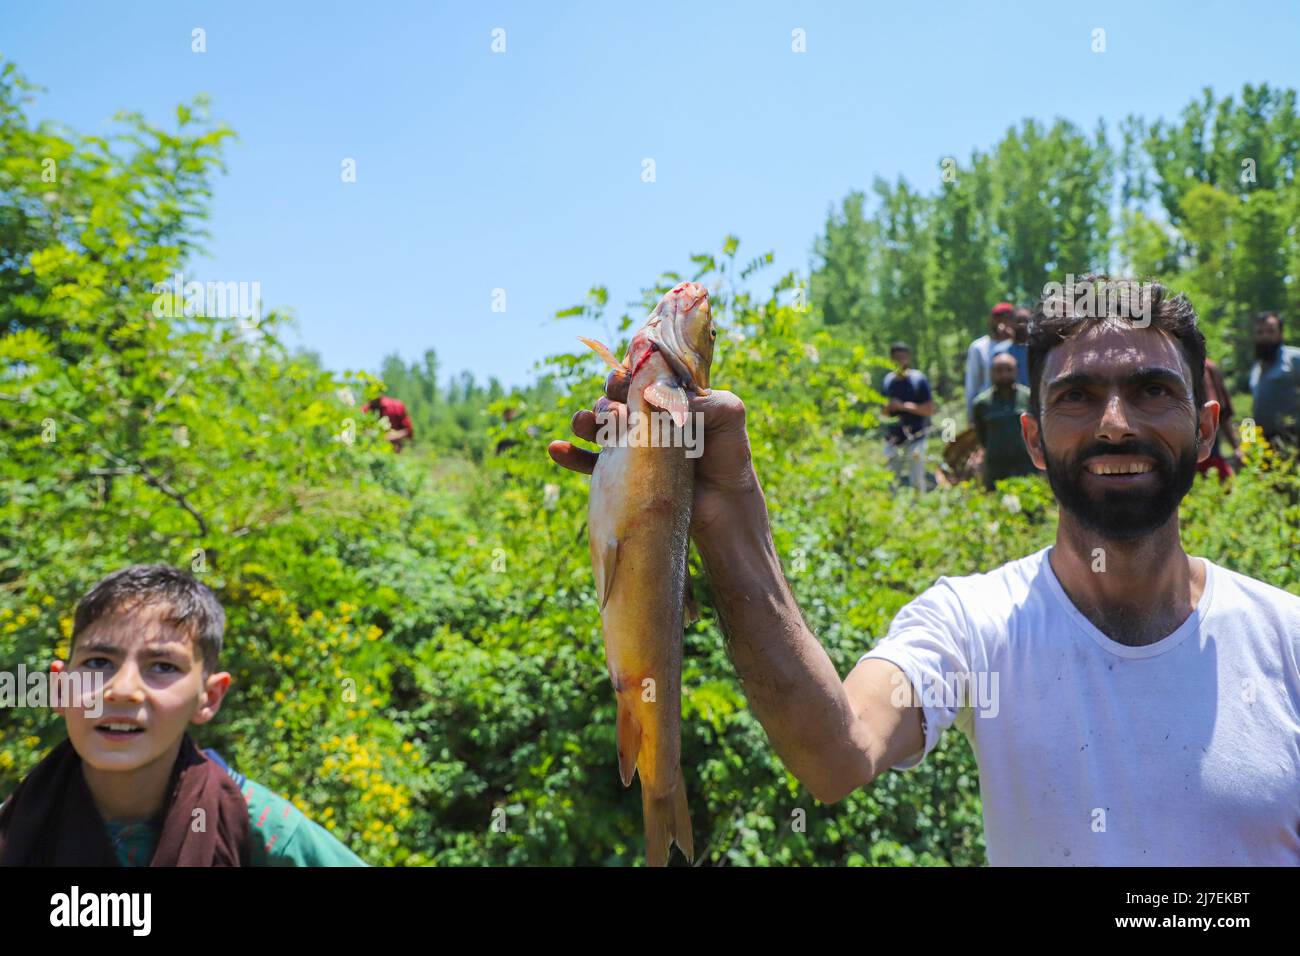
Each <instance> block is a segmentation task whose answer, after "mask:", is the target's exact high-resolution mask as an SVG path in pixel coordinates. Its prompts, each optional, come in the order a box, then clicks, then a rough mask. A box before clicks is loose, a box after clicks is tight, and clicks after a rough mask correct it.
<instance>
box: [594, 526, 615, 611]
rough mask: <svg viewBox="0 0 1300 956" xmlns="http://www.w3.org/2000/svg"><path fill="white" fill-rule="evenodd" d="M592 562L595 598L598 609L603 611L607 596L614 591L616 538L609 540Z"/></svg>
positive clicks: (607, 599) (607, 600)
mask: <svg viewBox="0 0 1300 956" xmlns="http://www.w3.org/2000/svg"><path fill="white" fill-rule="evenodd" d="M596 558H597V560H596V561H594V562H592V568H593V570H594V571H595V572H596V596H597V597H598V598H600V609H601V610H602V611H603V610H605V605H606V604H608V603H609V596H610V594H612V593H613V591H614V573H615V572H616V571H617V570H618V538H610V539H609V540H607V541H606V542H605V545H604V547H602V548H601V549H600V554H598V555H596Z"/></svg>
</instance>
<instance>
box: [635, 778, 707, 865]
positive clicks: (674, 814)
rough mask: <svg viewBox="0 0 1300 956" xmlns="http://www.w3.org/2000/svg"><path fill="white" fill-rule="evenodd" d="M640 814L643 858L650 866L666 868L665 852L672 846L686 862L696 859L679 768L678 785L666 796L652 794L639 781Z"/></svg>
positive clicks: (688, 810)
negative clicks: (641, 818) (643, 819)
mask: <svg viewBox="0 0 1300 956" xmlns="http://www.w3.org/2000/svg"><path fill="white" fill-rule="evenodd" d="M641 812H642V813H643V814H644V815H645V856H646V862H647V863H648V864H649V865H650V866H667V865H668V850H669V848H670V847H671V846H672V845H673V843H676V844H677V847H678V849H680V850H681V851H682V853H684V854H685V855H686V859H687V860H688V861H692V860H694V859H695V839H694V837H693V836H692V835H691V811H690V808H689V807H688V806H687V805H686V784H685V783H684V782H683V781H682V769H681V767H680V766H679V767H678V768H677V782H676V783H675V784H674V785H673V788H672V789H671V790H670V791H668V792H667V793H652V792H651V791H650V789H649V788H648V787H646V785H645V779H644V778H642V780H641Z"/></svg>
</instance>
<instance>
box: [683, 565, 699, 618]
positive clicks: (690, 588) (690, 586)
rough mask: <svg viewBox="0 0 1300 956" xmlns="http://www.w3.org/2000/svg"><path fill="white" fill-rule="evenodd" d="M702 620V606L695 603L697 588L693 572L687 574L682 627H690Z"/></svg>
mask: <svg viewBox="0 0 1300 956" xmlns="http://www.w3.org/2000/svg"><path fill="white" fill-rule="evenodd" d="M699 619H700V606H699V605H698V604H697V603H695V587H694V583H693V582H692V581H691V572H690V571H687V572H686V595H685V599H684V600H683V601H682V627H690V626H691V625H692V624H694V623H695V622H696V621H698V620H699Z"/></svg>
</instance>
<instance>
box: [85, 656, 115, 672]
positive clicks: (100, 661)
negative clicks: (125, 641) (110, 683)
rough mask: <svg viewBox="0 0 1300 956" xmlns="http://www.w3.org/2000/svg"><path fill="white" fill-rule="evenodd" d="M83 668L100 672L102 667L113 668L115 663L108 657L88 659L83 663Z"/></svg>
mask: <svg viewBox="0 0 1300 956" xmlns="http://www.w3.org/2000/svg"><path fill="white" fill-rule="evenodd" d="M81 666H82V667H89V668H90V669H91V670H99V669H100V668H101V667H112V666H113V662H112V661H110V660H109V659H108V658H107V657H87V658H86V659H85V660H84V661H82V662H81Z"/></svg>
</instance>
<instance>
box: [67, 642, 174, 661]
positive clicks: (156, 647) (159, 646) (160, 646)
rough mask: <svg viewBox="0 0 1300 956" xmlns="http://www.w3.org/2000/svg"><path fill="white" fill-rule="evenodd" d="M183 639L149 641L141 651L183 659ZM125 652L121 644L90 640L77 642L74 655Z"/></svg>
mask: <svg viewBox="0 0 1300 956" xmlns="http://www.w3.org/2000/svg"><path fill="white" fill-rule="evenodd" d="M183 643H184V640H183V639H177V640H171V641H149V642H148V643H146V644H145V645H144V646H143V650H144V651H145V652H146V653H149V654H165V655H167V656H169V657H184V656H185V654H184V653H183V651H182V645H183ZM125 650H126V648H125V646H124V645H123V644H120V643H118V642H115V641H106V640H104V639H103V638H98V639H91V640H88V641H84V642H83V641H78V642H77V650H76V653H78V654H80V653H82V652H87V653H92V652H93V653H99V654H122V653H124V652H125Z"/></svg>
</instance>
